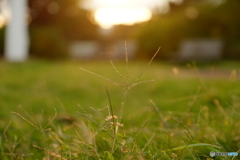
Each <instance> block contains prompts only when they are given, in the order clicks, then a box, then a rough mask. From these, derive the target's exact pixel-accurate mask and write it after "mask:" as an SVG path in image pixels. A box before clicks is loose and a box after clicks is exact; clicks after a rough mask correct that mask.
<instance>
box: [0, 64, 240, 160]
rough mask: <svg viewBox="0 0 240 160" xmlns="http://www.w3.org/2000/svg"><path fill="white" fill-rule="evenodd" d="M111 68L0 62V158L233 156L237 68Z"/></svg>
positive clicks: (239, 118)
mask: <svg viewBox="0 0 240 160" xmlns="http://www.w3.org/2000/svg"><path fill="white" fill-rule="evenodd" d="M114 64H115V67H116V68H117V69H118V70H117V71H119V72H120V73H121V74H122V77H123V78H122V80H121V76H119V75H118V73H116V69H114V68H113V67H112V66H111V64H110V63H109V62H106V61H99V62H94V61H83V62H78V61H55V62H52V61H37V60H30V61H28V62H26V63H7V62H4V61H1V62H0V107H1V112H0V116H1V121H0V152H1V155H0V159H2V160H8V159H24V160H25V159H26V160H28V159H29V160H30V159H39V160H46V159H51V160H54V159H64V160H65V159H68V160H75V159H79V160H80V159H89V160H92V159H109V160H113V159H115V160H116V159H126V160H127V159H141V160H142V159H146V160H147V159H196V160H198V159H208V160H210V159H229V160H232V159H234V160H236V159H239V156H238V157H226V156H224V157H221V156H218V157H214V158H211V157H210V154H209V153H210V151H215V152H239V149H240V81H239V80H240V76H239V75H240V70H239V68H240V64H239V63H237V62H219V63H211V64H210V63H208V64H206V63H205V64H201V65H199V64H195V63H189V64H181V65H180V64H178V65H177V64H166V63H162V62H157V61H155V62H153V63H152V64H151V65H150V66H149V67H148V68H147V70H146V71H145V72H144V73H143V74H142V76H141V77H140V79H139V81H138V82H141V81H145V80H152V79H154V81H152V82H146V83H142V84H139V85H136V86H134V87H132V88H131V89H130V90H124V89H123V88H121V87H118V86H116V85H114V84H113V83H112V82H109V81H107V80H104V79H103V78H100V77H97V76H94V75H92V74H89V73H87V72H85V71H83V70H81V69H80V68H79V67H82V68H84V69H87V70H89V71H92V72H94V73H97V74H99V75H101V76H103V77H107V78H109V79H112V80H113V81H114V82H117V83H118V84H120V85H122V86H129V85H130V84H132V83H134V82H136V79H137V77H138V76H139V74H140V73H142V71H143V70H144V68H145V67H146V66H147V64H148V62H144V61H141V62H131V61H130V62H129V65H128V68H129V71H127V70H126V68H127V67H126V64H125V62H119V61H118V62H115V63H114ZM126 77H129V78H126ZM106 88H107V92H108V93H109V96H108V94H107V92H106ZM126 91H127V93H128V94H127V95H126V100H123V99H124V94H125V93H126ZM109 100H110V102H109ZM122 102H124V103H122ZM123 105H124V109H123V112H122V116H121V111H122V108H123Z"/></svg>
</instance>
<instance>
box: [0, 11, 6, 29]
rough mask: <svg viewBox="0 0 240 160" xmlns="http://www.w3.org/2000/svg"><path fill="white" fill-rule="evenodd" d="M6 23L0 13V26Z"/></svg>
mask: <svg viewBox="0 0 240 160" xmlns="http://www.w3.org/2000/svg"><path fill="white" fill-rule="evenodd" d="M5 24H6V19H5V17H4V16H3V15H1V14H0V28H2V27H4V26H5Z"/></svg>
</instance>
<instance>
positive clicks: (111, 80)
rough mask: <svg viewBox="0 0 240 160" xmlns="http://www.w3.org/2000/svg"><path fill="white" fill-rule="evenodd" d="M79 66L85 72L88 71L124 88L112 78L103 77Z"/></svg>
mask: <svg viewBox="0 0 240 160" xmlns="http://www.w3.org/2000/svg"><path fill="white" fill-rule="evenodd" d="M79 68H80V69H81V70H83V71H85V72H87V73H90V74H92V75H94V76H97V77H100V78H102V79H105V80H107V81H109V82H111V83H112V84H114V85H116V86H118V87H121V88H124V87H123V86H122V85H120V84H118V83H117V82H115V81H113V80H111V79H109V78H106V77H103V76H101V75H99V74H96V73H93V72H91V71H88V70H86V69H84V68H82V67H79Z"/></svg>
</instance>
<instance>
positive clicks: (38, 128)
mask: <svg viewBox="0 0 240 160" xmlns="http://www.w3.org/2000/svg"><path fill="white" fill-rule="evenodd" d="M11 113H13V114H16V115H17V116H19V117H20V118H22V119H23V120H25V121H26V122H28V123H29V124H31V125H32V126H33V127H34V128H36V129H37V130H39V131H40V132H42V131H41V129H39V128H38V127H37V126H36V125H34V124H33V123H32V122H30V121H29V120H28V119H26V118H25V117H23V116H22V115H21V114H19V113H17V112H11Z"/></svg>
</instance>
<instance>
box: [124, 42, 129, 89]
mask: <svg viewBox="0 0 240 160" xmlns="http://www.w3.org/2000/svg"><path fill="white" fill-rule="evenodd" d="M125 56H126V83H127V87H128V86H129V66H128V52H127V42H126V41H125Z"/></svg>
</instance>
